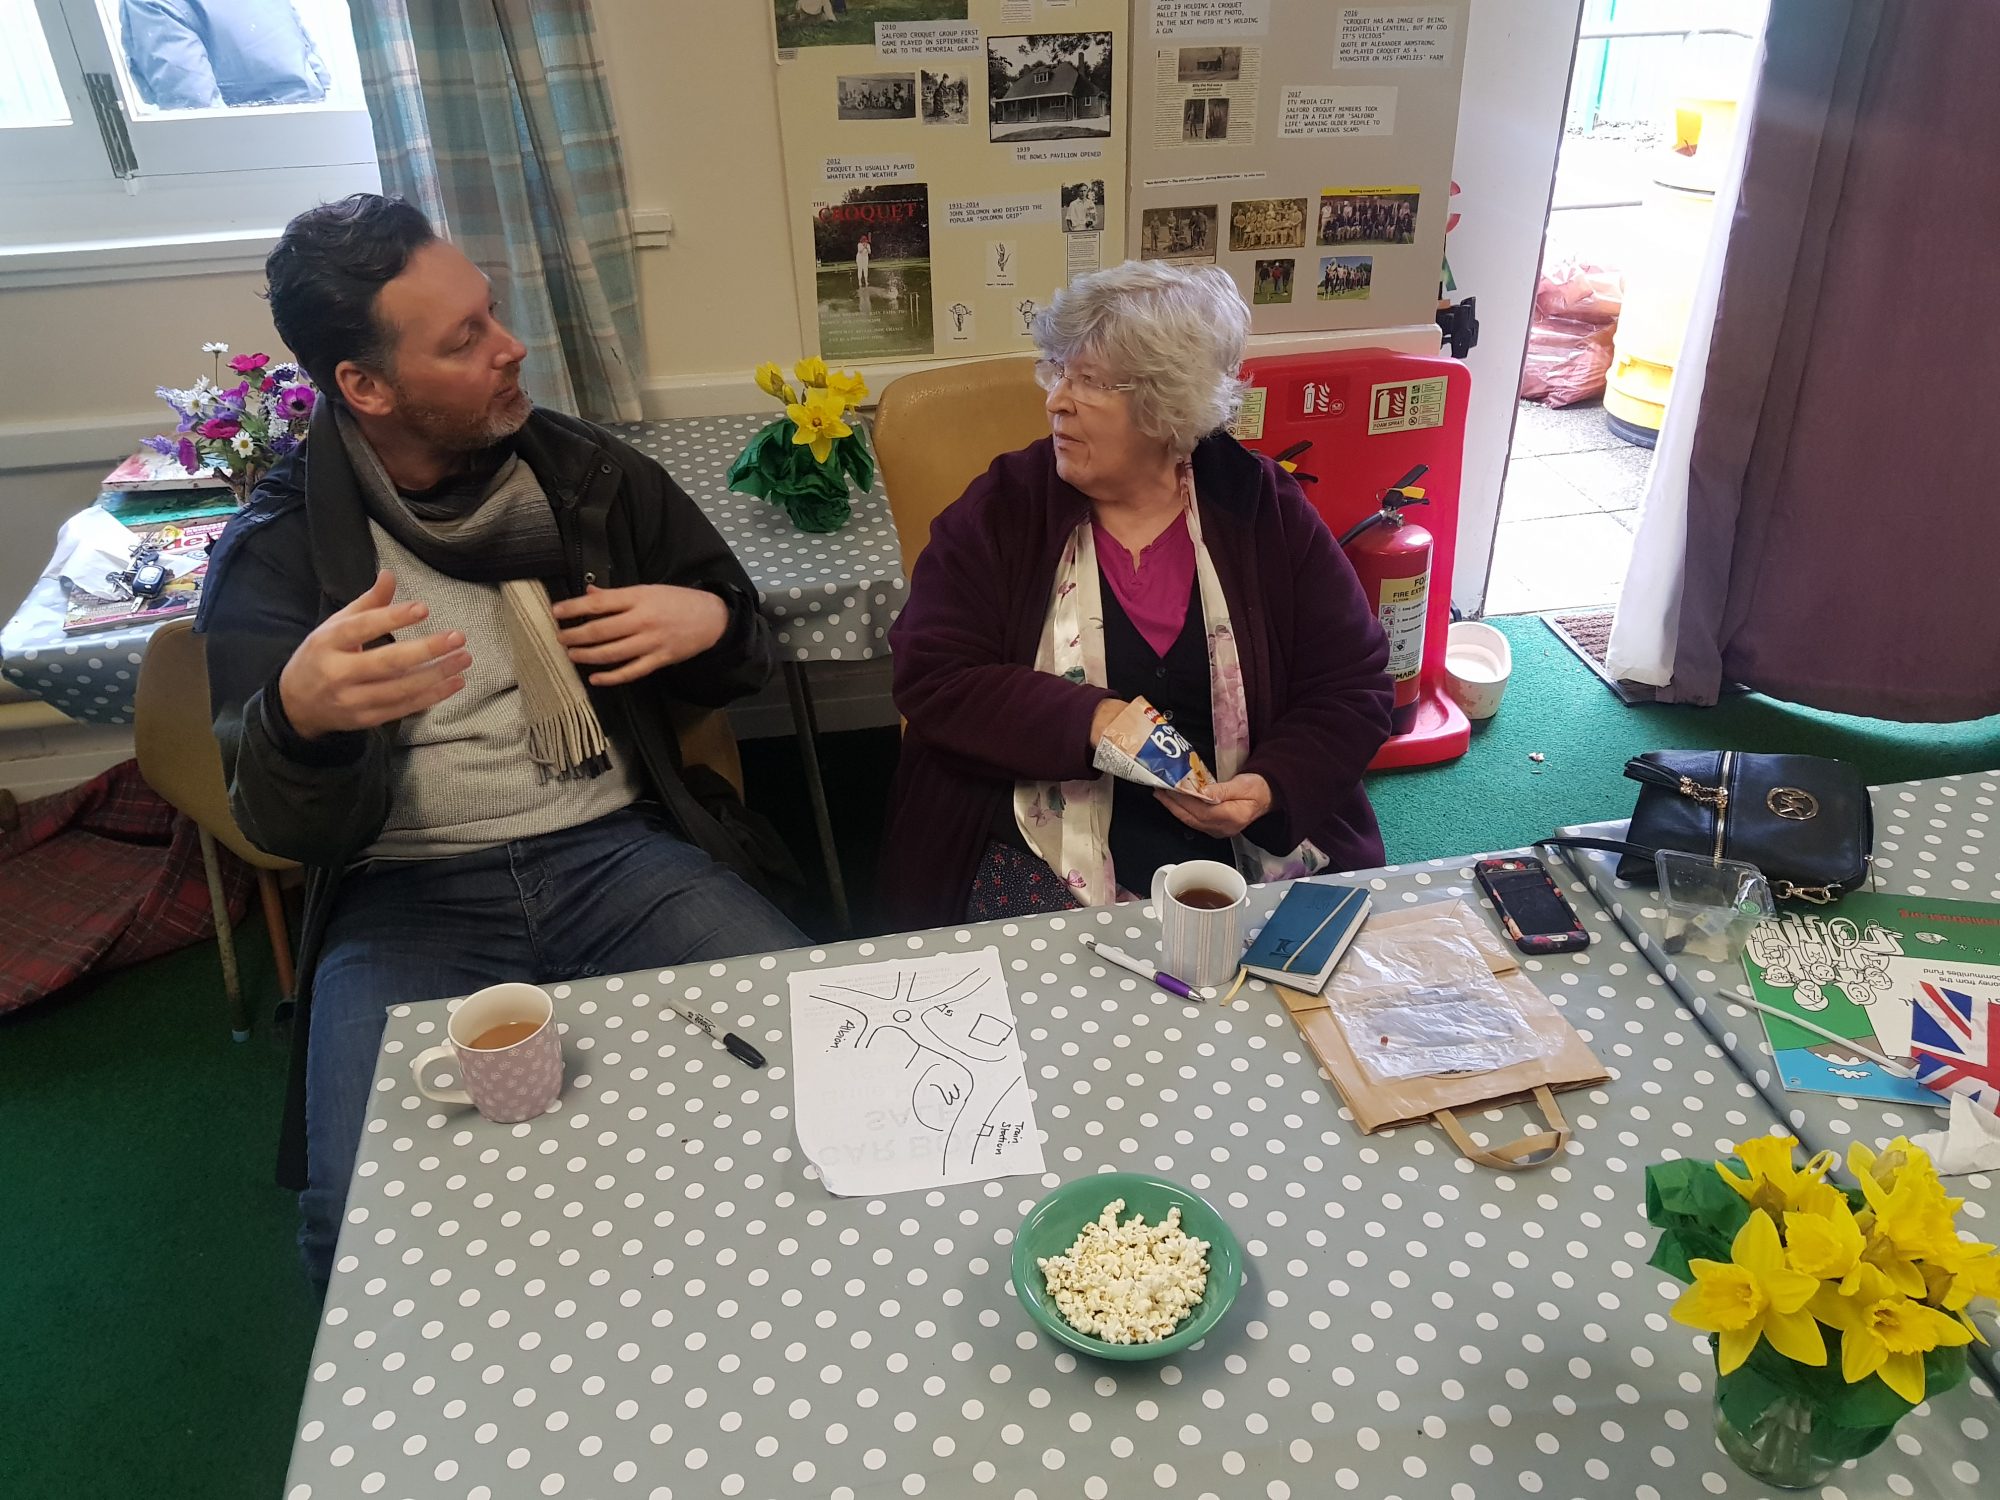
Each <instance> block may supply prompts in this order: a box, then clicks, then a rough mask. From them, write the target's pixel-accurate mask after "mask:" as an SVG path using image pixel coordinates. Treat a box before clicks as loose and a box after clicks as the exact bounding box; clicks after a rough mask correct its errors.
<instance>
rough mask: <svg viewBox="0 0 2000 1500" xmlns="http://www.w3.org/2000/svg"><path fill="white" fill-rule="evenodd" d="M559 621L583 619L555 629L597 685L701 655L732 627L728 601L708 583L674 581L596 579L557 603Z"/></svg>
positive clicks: (608, 684)
mask: <svg viewBox="0 0 2000 1500" xmlns="http://www.w3.org/2000/svg"><path fill="white" fill-rule="evenodd" d="M554 612H555V617H556V619H557V621H558V622H562V621H569V620H581V621H583V623H582V624H580V625H569V626H567V627H566V628H565V629H562V630H559V631H557V632H556V639H557V640H559V641H561V642H562V644H563V645H564V646H565V647H566V648H567V649H568V651H569V659H570V660H571V661H573V662H575V663H576V664H577V665H578V666H580V667H610V668H612V670H611V671H608V672H592V673H591V674H590V683H591V685H592V686H593V687H616V686H618V684H620V683H623V682H636V681H638V680H639V679H640V678H641V677H644V676H645V675H646V674H647V673H648V672H657V671H658V670H659V669H660V668H661V667H670V666H672V665H673V664H674V663H675V662H682V661H686V660H687V659H688V658H689V657H691V656H699V655H701V653H702V652H704V651H706V650H708V648H709V647H711V646H713V645H714V644H715V643H716V642H717V641H719V640H721V639H722V635H723V632H724V631H726V630H727V629H728V628H729V606H728V605H727V604H725V603H724V602H723V601H722V599H721V598H720V597H718V596H717V595H715V594H711V593H710V592H709V591H708V590H707V589H684V588H679V587H676V586H675V585H673V584H670V583H641V584H635V585H633V586H632V587H631V588H623V589H601V588H599V587H598V586H597V585H596V584H592V585H591V586H590V588H589V589H588V590H587V591H586V592H584V593H582V594H579V595H577V597H576V598H574V599H564V600H562V601H561V602H560V603H558V604H557V605H556V606H555V611H554Z"/></svg>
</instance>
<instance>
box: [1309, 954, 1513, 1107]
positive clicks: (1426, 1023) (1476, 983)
mask: <svg viewBox="0 0 2000 1500" xmlns="http://www.w3.org/2000/svg"><path fill="white" fill-rule="evenodd" d="M1339 981H1340V982H1339V984H1338V985H1337V986H1336V989H1335V990H1334V991H1332V992H1330V993H1329V995H1328V1005H1327V1008H1328V1009H1329V1010H1330V1011H1331V1012H1332V1013H1333V1016H1334V1019H1335V1020H1336V1021H1338V1022H1339V1023H1340V1028H1341V1031H1342V1033H1343V1035H1345V1037H1346V1038H1347V1044H1348V1046H1349V1047H1350V1048H1351V1049H1353V1052H1354V1056H1355V1059H1356V1061H1358V1062H1359V1063H1360V1064H1361V1066H1362V1067H1363V1068H1364V1069H1365V1070H1367V1072H1368V1073H1369V1074H1370V1075H1371V1076H1372V1077H1374V1078H1376V1079H1378V1080H1387V1079H1398V1078H1421V1077H1428V1076H1431V1075H1435V1074H1442V1073H1490V1072H1493V1071H1494V1070H1495V1069H1498V1068H1504V1067H1509V1066H1511V1065H1512V1064H1514V1063H1519V1062H1528V1061H1530V1060H1532V1059H1534V1058H1537V1057H1542V1056H1545V1055H1547V1053H1548V1051H1549V1043H1548V1041H1547V1039H1546V1038H1544V1037H1543V1036H1541V1035H1540V1034H1538V1033H1537V1031H1536V1030H1535V1028H1534V1027H1533V1026H1532V1025H1530V1024H1529V1021H1528V1018H1527V1017H1526V1016H1525V1015H1524V1014H1523V1013H1522V1012H1521V1009H1520V1007H1519V1006H1517V1005H1516V1004H1515V1003H1514V1000H1513V998H1512V997H1511V996H1510V995H1509V994H1508V993H1507V990H1506V989H1505V987H1503V986H1502V985H1501V984H1500V982H1499V981H1498V980H1497V979H1495V978H1494V977H1493V971H1492V969H1491V968H1490V967H1489V966H1488V965H1487V962H1486V960H1485V958H1484V957H1482V956H1481V954H1480V952H1479V950H1478V949H1477V948H1476V947H1474V946H1473V944H1472V940H1471V939H1470V938H1469V937H1467V936H1466V935H1465V933H1464V931H1463V930H1462V929H1461V928H1459V927H1458V926H1457V924H1456V923H1446V922H1416V923H1411V924H1409V925H1408V926H1403V927H1397V928H1393V929H1388V930H1368V929H1364V930H1363V932H1362V935H1361V937H1360V938H1359V939H1357V940H1356V942H1355V944H1354V947H1353V948H1352V949H1351V950H1349V952H1348V955H1347V957H1346V959H1345V960H1344V961H1343V962H1342V964H1341V968H1340V974H1339Z"/></svg>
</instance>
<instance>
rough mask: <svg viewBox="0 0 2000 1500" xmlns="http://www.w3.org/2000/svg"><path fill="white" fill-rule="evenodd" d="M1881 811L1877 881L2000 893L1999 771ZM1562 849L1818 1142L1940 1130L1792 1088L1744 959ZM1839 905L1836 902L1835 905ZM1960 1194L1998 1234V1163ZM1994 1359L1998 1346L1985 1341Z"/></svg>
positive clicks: (1768, 1093) (1610, 831) (1958, 896)
mask: <svg viewBox="0 0 2000 1500" xmlns="http://www.w3.org/2000/svg"><path fill="white" fill-rule="evenodd" d="M1871 795H1872V798H1873V802H1874V813H1875V853H1874V859H1873V861H1872V863H1871V866H1870V868H1871V871H1872V874H1873V889H1875V890H1876V891H1879V892H1882V893H1884V894H1890V895H1908V896H1933V897H1940V898H1945V899H1949V900H1953V901H1993V902H2000V835H1996V827H1995V822H1994V819H1995V818H1996V816H2000V773H1995V772H1987V773H1984V774H1980V775H1970V776H1950V777H1944V778H1941V779H1938V780H1932V781H1911V782H1901V783H1895V784H1892V785H1888V786H1879V787H1875V788H1872V789H1871ZM1563 832H1565V833H1577V834H1584V835H1588V836H1591V837H1596V838H1614V839H1615V838H1623V837H1624V836H1625V824H1623V823H1593V824H1588V825H1585V826H1582V827H1578V828H1570V829H1564V830H1563ZM1563 854H1564V857H1565V858H1566V859H1567V860H1568V861H1569V863H1570V865H1571V867H1572V868H1573V869H1574V870H1575V871H1576V872H1577V873H1578V874H1580V875H1581V876H1582V877H1583V879H1584V881H1585V882H1586V883H1587V884H1588V885H1589V887H1590V890H1591V893H1592V895H1593V896H1594V897H1595V898H1596V899H1597V901H1598V902H1599V903H1600V904H1602V905H1603V906H1604V907H1605V908H1606V909H1608V910H1609V911H1610V913H1611V915H1612V917H1613V919H1614V920H1615V921H1617V922H1618V923H1619V925H1620V927H1621V928H1622V929H1623V930H1624V931H1625V933H1626V935H1627V936H1628V937H1629V938H1630V939H1631V940H1632V941H1634V942H1636V943H1637V944H1638V946H1639V948H1640V951H1641V952H1642V953H1643V954H1644V955H1645V956H1646V958H1647V960H1648V961H1649V962H1650V963H1652V964H1653V965H1654V966H1655V967H1657V968H1658V969H1659V971H1660V973H1661V974H1662V976H1663V977H1664V978H1665V979H1666V981H1667V983H1668V984H1669V985H1670V986H1672V987H1673V989H1674V991H1675V992H1676V993H1677V994H1678V995H1679V996H1680V998H1681V999H1682V1001H1683V1002H1684V1003H1685V1004H1686V1006H1687V1007H1688V1008H1689V1010H1691V1011H1692V1012H1693V1013H1694V1015H1695V1017H1696V1018H1697V1019H1698V1020H1699V1021H1700V1023H1701V1025H1702V1026H1703V1027H1704V1028H1705V1029H1706V1030H1707V1031H1708V1032H1709V1033H1710V1034H1711V1035H1712V1036H1714V1037H1715V1038H1716V1040H1718V1041H1719V1042H1720V1043H1721V1044H1722V1046H1723V1047H1724V1049H1725V1050H1726V1051H1728V1053H1729V1055H1730V1056H1731V1057H1732V1058H1734V1059H1735V1060H1736V1062H1737V1063H1738V1065H1739V1066H1740V1067H1741V1069H1742V1070H1743V1072H1744V1074H1745V1076H1747V1077H1748V1078H1749V1079H1750V1080H1751V1082H1752V1083H1753V1084H1754V1085H1755V1086H1756V1088H1757V1090H1758V1092H1759V1093H1760V1094H1762V1095H1763V1096H1764V1097H1765V1099H1766V1100H1767V1101H1768V1102H1769V1104H1770V1106H1771V1108H1772V1109H1773V1111H1774V1112H1775V1113H1776V1114H1777V1115H1778V1116H1779V1117H1780V1118H1781V1119H1783V1120H1784V1121H1785V1122H1786V1123H1787V1124H1788V1125H1789V1126H1790V1128H1791V1129H1792V1130H1793V1131H1794V1132H1796V1133H1797V1135H1798V1137H1799V1139H1800V1140H1801V1141H1803V1142H1805V1143H1806V1145H1807V1146H1808V1147H1810V1148H1811V1149H1812V1150H1815V1151H1819V1150H1834V1151H1838V1152H1840V1153H1841V1154H1842V1155H1845V1154H1846V1151H1847V1147H1848V1146H1849V1145H1850V1144H1851V1143H1852V1142H1854V1141H1857V1140H1858V1141H1861V1142H1863V1143H1864V1144H1866V1145H1869V1146H1877V1147H1879V1146H1880V1145H1881V1144H1883V1143H1884V1142H1885V1141H1887V1140H1889V1139H1891V1138H1892V1137H1895V1136H1898V1135H1916V1134H1919V1133H1921V1132H1923V1131H1926V1130H1937V1129H1939V1128H1941V1127H1942V1126H1943V1124H1944V1121H1945V1113H1944V1111H1943V1110H1941V1109H1940V1110H1925V1109H1911V1108H1907V1107H1904V1106H1899V1105H1893V1104H1884V1103H1881V1102H1880V1101H1878V1100H1873V1099H1855V1098H1852V1097H1849V1096H1847V1095H1835V1094H1809V1093H1803V1092H1792V1091H1790V1090H1787V1089H1786V1088H1785V1087H1784V1084H1783V1082H1782V1081H1781V1080H1780V1079H1779V1077H1778V1073H1777V1069H1776V1067H1775V1065H1774V1061H1773V1058H1772V1053H1771V1045H1770V1042H1769V1040H1768V1039H1767V1038H1766V1036H1765V1032H1764V1023H1763V1018H1762V1017H1761V1016H1759V1015H1758V1014H1757V1013H1756V1012H1754V1011H1751V1010H1749V1009H1747V1008H1746V1007H1744V1006H1741V1005H1737V1004H1734V1003H1732V1000H1733V997H1736V996H1747V995H1749V994H1750V987H1749V981H1748V980H1747V979H1746V978H1745V976H1744V974H1743V970H1742V967H1741V965H1740V964H1728V965H1724V964H1715V963H1711V962H1709V961H1707V960H1705V959H1690V958H1686V957H1678V958H1677V957H1670V956H1668V955H1667V954H1666V953H1665V952H1664V951H1663V949H1662V947H1661V944H1662V942H1663V941H1664V939H1665V938H1666V935H1667V923H1666V912H1665V910H1664V909H1663V908H1662V907H1661V906H1660V905H1659V904H1658V903H1659V897H1658V893H1657V892H1656V891H1655V890H1654V889H1653V888H1652V887H1650V886H1635V885H1632V884H1629V883H1628V882H1626V881H1623V880H1620V879H1618V877H1617V874H1616V873H1615V871H1616V867H1617V864H1618V856H1617V855H1615V854H1605V853H1602V852H1599V851H1596V850H1589V849H1566V850H1564V851H1563ZM1829 910H1832V911H1837V910H1838V908H1837V907H1832V908H1829ZM1949 1186H1950V1189H1951V1191H1952V1193H1953V1194H1954V1195H1955V1196H1962V1197H1964V1198H1965V1199H1966V1205H1965V1211H1964V1212H1965V1219H1966V1227H1968V1228H1970V1229H1972V1230H1973V1231H1974V1232H1975V1233H1977V1234H1978V1235H1979V1237H1980V1238H1982V1239H1988V1240H1991V1239H1994V1238H1996V1237H2000V1173H1996V1172H1973V1173H1969V1174H1967V1175H1964V1176H1960V1177H1953V1178H1951V1179H1950V1180H1949ZM1980 1316H1981V1317H1982V1320H1983V1322H1984V1325H1985V1326H1986V1328H1987V1329H1988V1330H1989V1337H1990V1338H1991V1339H1992V1340H1993V1342H1994V1344H1995V1345H1996V1346H2000V1319H1995V1318H1994V1317H1993V1316H1992V1315H1991V1314H1990V1313H1987V1314H1982V1315H1980ZM1975 1355H1976V1356H1977V1357H1982V1358H1985V1359H1986V1360H1987V1361H1988V1363H1989V1367H1992V1366H1993V1360H1992V1356H1991V1355H1990V1354H1989V1353H1987V1352H1986V1351H1984V1350H1977V1349H1975Z"/></svg>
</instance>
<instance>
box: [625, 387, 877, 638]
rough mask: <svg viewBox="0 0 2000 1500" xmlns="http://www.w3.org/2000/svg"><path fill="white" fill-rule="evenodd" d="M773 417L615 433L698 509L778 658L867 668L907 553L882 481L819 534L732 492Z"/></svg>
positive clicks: (693, 420)
mask: <svg viewBox="0 0 2000 1500" xmlns="http://www.w3.org/2000/svg"><path fill="white" fill-rule="evenodd" d="M770 420H771V417H770V414H769V413H768V412H765V413H755V414H751V415H747V416H733V417H685V418H681V419H679V420H677V421H672V422H628V423H625V424H623V425H622V426H618V427H614V428H612V429H611V430H612V431H613V432H616V433H617V434H618V435H619V436H620V437H622V438H624V439H625V440H626V441H627V442H628V443H631V444H632V445H633V446H634V447H635V448H637V449H639V451H640V452H642V453H645V454H648V455H649V456H651V457H653V458H656V459H658V460H659V461H660V462H661V463H662V464H664V465H665V466H666V469H667V472H668V473H670V474H672V475H673V476H674V479H675V481H676V482H677V483H678V484H679V485H680V487H681V488H682V489H684V490H686V491H687V493H688V496H689V497H690V498H691V499H692V500H693V501H694V502H695V504H697V505H699V506H700V507H701V508H702V511H703V513H704V514H706V515H707V516H708V518H709V520H711V521H713V522H714V523H715V527H716V530H718V531H720V532H721V533H722V538H723V540H724V541H726V542H728V543H729V545H730V548H731V549H732V550H733V551H734V552H735V553H736V556H737V558H738V559H739V560H740V561H741V562H742V564H743V567H744V570H745V571H746V572H748V573H749V575H750V581H751V582H752V583H754V584H755V585H756V586H757V592H758V593H759V594H760V595H761V596H762V597H763V601H764V614H765V616H766V617H767V618H768V619H769V620H770V621H771V625H772V627H773V628H774V629H775V630H776V631H777V636H778V650H779V652H780V654H781V655H783V656H785V657H788V658H790V659H791V660H793V661H867V660H869V659H871V658H873V657H877V656H887V655H888V654H889V626H890V625H891V624H892V623H894V621H895V618H896V615H897V612H898V611H899V610H901V609H902V607H903V588H904V583H903V555H902V550H901V547H900V545H899V543H898V542H897V539H896V526H895V522H893V521H892V520H891V519H890V518H889V502H888V501H887V500H886V499H885V498H884V497H883V494H882V481H881V478H880V476H879V475H878V476H877V477H876V481H875V486H874V488H873V489H871V490H869V491H868V493H867V494H865V495H856V496H855V497H854V515H853V518H852V519H851V520H849V521H848V523H847V524H846V525H845V526H843V527H841V528H840V530H838V531H835V532H831V533H829V534H827V535H824V536H815V535H813V534H811V533H809V532H804V531H800V530H799V529H798V528H797V527H795V526H793V525H792V523H791V520H790V518H789V517H787V516H786V514H785V512H784V508H783V507H782V506H778V505H774V504H772V503H771V502H770V501H768V500H760V499H758V498H757V497H756V496H755V495H741V494H737V493H736V492H735V491H733V490H731V489H729V488H728V474H729V466H730V464H732V463H734V462H735V460H736V455H737V454H738V453H740V452H742V451H743V445H744V444H745V443H747V442H749V441H750V439H751V438H752V437H754V436H755V435H756V433H757V429H758V428H760V427H762V426H764V425H765V424H766V423H767V422H769V421H770Z"/></svg>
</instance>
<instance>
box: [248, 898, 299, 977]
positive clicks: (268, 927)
mask: <svg viewBox="0 0 2000 1500" xmlns="http://www.w3.org/2000/svg"><path fill="white" fill-rule="evenodd" d="M257 893H258V894H259V895H260V896H262V897H263V898H264V930H265V931H266V932H267V933H269V934H270V935H271V956H272V958H273V959H275V960H276V961H277V965H278V993H279V994H280V995H281V996H283V997H284V998H285V999H287V1000H290V999H291V998H293V996H294V995H295V994H296V993H297V990H296V988H295V984H294V980H295V976H294V975H293V973H292V940H291V937H290V935H289V934H288V933H287V931H286V930H285V898H284V894H283V893H282V892H281V891H280V890H279V889H278V876H277V872H276V871H274V870H259V871H258V872H257Z"/></svg>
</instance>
